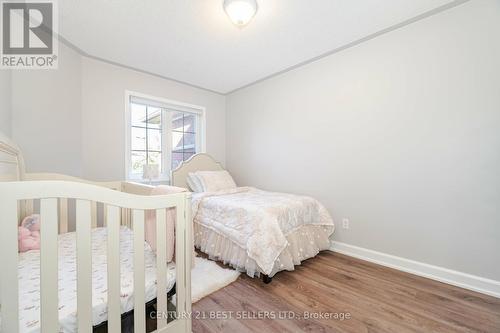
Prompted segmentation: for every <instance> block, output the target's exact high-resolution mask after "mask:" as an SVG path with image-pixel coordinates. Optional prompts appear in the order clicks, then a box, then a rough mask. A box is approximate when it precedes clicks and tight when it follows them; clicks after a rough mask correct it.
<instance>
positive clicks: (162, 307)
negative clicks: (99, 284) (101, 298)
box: [0, 133, 192, 333]
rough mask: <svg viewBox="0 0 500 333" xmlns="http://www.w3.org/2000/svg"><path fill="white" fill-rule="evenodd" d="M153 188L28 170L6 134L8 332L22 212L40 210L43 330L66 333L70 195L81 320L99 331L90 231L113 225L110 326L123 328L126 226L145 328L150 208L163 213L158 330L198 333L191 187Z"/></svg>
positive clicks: (2, 217) (3, 231) (3, 238)
mask: <svg viewBox="0 0 500 333" xmlns="http://www.w3.org/2000/svg"><path fill="white" fill-rule="evenodd" d="M149 190H150V188H149V187H147V186H142V185H140V184H134V183H128V182H108V183H93V182H89V181H85V180H82V179H78V178H74V177H69V176H64V175H57V174H26V173H25V172H24V162H23V158H22V155H21V153H20V151H19V149H18V148H17V146H16V145H15V144H13V143H12V142H11V141H10V140H9V139H8V138H6V137H5V136H4V135H3V134H1V133H0V271H1V274H0V280H1V281H0V283H1V284H0V301H1V303H0V304H1V310H0V314H1V328H0V331H1V332H7V333H11V332H18V331H19V328H20V327H19V294H18V292H19V283H18V258H19V253H18V225H19V222H20V220H21V219H22V217H23V216H26V215H28V214H30V213H33V212H34V211H35V208H34V206H35V204H34V203H36V204H37V206H39V208H37V209H38V210H39V213H40V215H41V219H40V220H41V230H40V233H41V244H40V277H41V279H40V329H41V332H43V333H46V332H47V333H54V332H59V316H58V309H59V306H60V305H61V304H58V297H56V296H57V295H58V235H59V234H62V233H66V232H68V228H69V226H68V225H69V223H68V221H70V219H69V218H68V202H69V201H70V200H71V201H74V202H75V207H76V212H75V217H76V221H75V227H76V230H75V233H76V253H77V254H76V267H77V269H76V270H77V272H76V277H77V327H78V332H92V329H93V326H92V322H93V321H92V255H91V231H92V228H95V227H97V226H98V214H97V207H98V206H99V207H102V214H101V218H100V219H101V221H100V226H102V227H106V228H107V312H108V313H107V318H108V320H107V325H108V326H107V327H108V332H121V315H122V310H121V308H120V285H121V282H120V225H125V226H128V227H129V228H131V229H132V233H133V281H134V282H133V295H134V297H133V302H134V309H133V310H134V312H133V318H134V332H141V333H142V332H146V317H145V306H146V300H145V276H144V272H145V266H144V222H145V221H144V219H145V211H146V210H156V218H157V223H156V226H157V256H156V264H157V267H156V268H157V270H156V278H157V280H156V283H157V288H156V289H157V291H158V293H157V298H156V299H157V301H156V306H157V311H158V314H159V315H158V318H157V332H176V333H177V332H183V333H184V332H191V318H190V313H191V279H190V274H191V260H192V258H191V255H192V239H191V233H192V231H191V223H190V221H191V216H190V211H191V197H190V194H189V193H177V194H172V195H164V196H147V195H141V194H148V193H149ZM172 207H175V208H176V216H177V220H176V221H177V222H176V235H175V242H176V243H175V253H176V260H175V266H176V295H177V296H176V298H177V301H176V311H177V318H176V319H175V320H172V321H169V322H167V316H166V315H164V314H167V313H168V311H167V295H166V289H167V281H166V279H167V278H166V275H167V260H166V246H167V244H166V239H165V234H166V223H165V220H166V219H165V216H166V209H168V208H172Z"/></svg>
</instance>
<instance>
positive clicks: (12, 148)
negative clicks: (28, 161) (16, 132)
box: [0, 132, 24, 181]
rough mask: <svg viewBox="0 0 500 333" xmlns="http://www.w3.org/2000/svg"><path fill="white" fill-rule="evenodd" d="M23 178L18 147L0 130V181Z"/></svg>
mask: <svg viewBox="0 0 500 333" xmlns="http://www.w3.org/2000/svg"><path fill="white" fill-rule="evenodd" d="M23 178H24V160H23V157H22V155H21V150H19V147H18V146H17V145H16V144H14V142H12V140H10V139H9V138H8V137H7V136H6V135H5V134H3V133H1V132H0V181H18V180H22V179H23Z"/></svg>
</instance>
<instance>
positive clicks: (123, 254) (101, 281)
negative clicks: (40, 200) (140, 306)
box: [19, 227, 175, 333]
mask: <svg viewBox="0 0 500 333" xmlns="http://www.w3.org/2000/svg"><path fill="white" fill-rule="evenodd" d="M106 237H107V231H106V228H97V229H93V230H92V307H93V325H98V324H100V323H102V322H104V321H106V320H107V317H108V313H107V256H106ZM75 246H76V234H75V233H73V232H71V233H66V234H62V235H59V322H60V331H61V332H76V331H77V316H76V309H77V299H76V248H75ZM144 249H145V255H144V256H145V267H146V286H145V287H146V289H145V292H146V302H148V301H151V300H153V299H154V298H156V257H155V255H154V254H153V252H152V251H151V248H150V247H149V245H148V244H147V243H145V244H144ZM120 261H121V266H120V272H121V299H120V301H121V309H122V313H124V312H128V311H130V310H132V309H133V307H134V304H133V302H134V300H133V291H134V285H133V234H132V231H131V230H130V229H128V228H126V227H121V229H120ZM167 267H168V271H167V272H168V276H167V286H168V290H165V291H164V292H165V294H166V293H167V292H168V291H169V290H170V289H171V288H172V287H173V285H174V283H175V264H174V263H170V264H168V266H167ZM19 309H20V310H19V317H20V318H19V320H20V332H30V333H31V332H39V331H40V251H29V252H25V253H20V254H19Z"/></svg>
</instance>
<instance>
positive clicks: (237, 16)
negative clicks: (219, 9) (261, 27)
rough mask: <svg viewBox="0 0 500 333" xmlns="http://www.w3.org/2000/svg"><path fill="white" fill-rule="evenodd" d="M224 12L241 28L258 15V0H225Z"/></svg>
mask: <svg viewBox="0 0 500 333" xmlns="http://www.w3.org/2000/svg"><path fill="white" fill-rule="evenodd" d="M223 6H224V11H225V12H226V14H227V16H229V18H230V19H231V21H232V22H233V23H234V24H236V25H237V26H239V27H243V26H245V25H247V24H248V22H250V21H251V20H252V18H253V17H254V16H255V13H257V1H256V0H224V4H223Z"/></svg>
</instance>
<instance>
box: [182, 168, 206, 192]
mask: <svg viewBox="0 0 500 333" xmlns="http://www.w3.org/2000/svg"><path fill="white" fill-rule="evenodd" d="M186 183H187V184H188V186H189V188H190V189H191V191H193V192H196V193H199V192H203V185H202V184H201V181H200V179H199V178H198V176H197V175H195V174H194V173H193V172H189V173H188V176H187V178H186Z"/></svg>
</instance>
